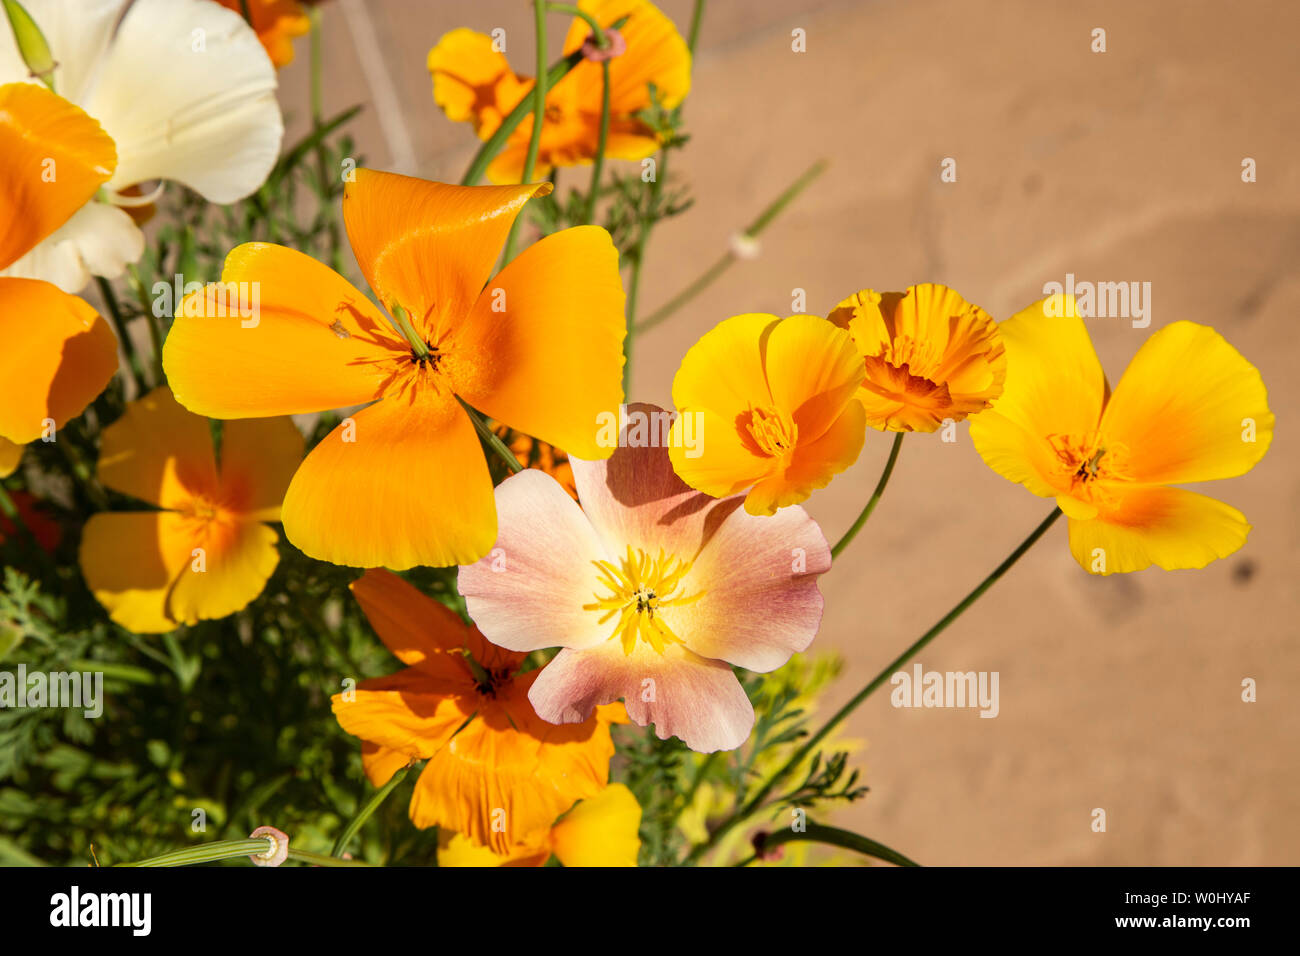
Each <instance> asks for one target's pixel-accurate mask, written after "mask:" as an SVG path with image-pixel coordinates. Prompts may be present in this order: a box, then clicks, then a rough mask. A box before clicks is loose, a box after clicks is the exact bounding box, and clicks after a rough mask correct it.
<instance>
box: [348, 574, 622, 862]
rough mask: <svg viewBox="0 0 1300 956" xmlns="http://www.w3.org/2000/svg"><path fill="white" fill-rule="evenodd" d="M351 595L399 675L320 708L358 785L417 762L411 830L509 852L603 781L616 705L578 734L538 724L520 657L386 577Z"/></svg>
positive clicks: (372, 577)
mask: <svg viewBox="0 0 1300 956" xmlns="http://www.w3.org/2000/svg"><path fill="white" fill-rule="evenodd" d="M352 593H353V594H354V595H355V596H356V598H357V601H358V603H360V605H361V609H362V610H363V611H364V612H365V614H366V617H367V618H369V620H370V623H371V625H372V626H373V627H374V629H375V632H376V633H377V634H378V635H379V638H380V640H382V641H383V642H384V644H385V645H386V646H387V647H388V649H389V650H390V651H392V652H393V654H394V655H395V656H396V657H397V658H398V659H399V660H400V661H401V662H402V663H403V664H406V665H407V666H406V668H405V669H404V670H400V671H398V672H397V673H396V674H390V675H388V676H387V677H377V678H373V679H371V680H365V681H362V682H361V683H360V684H358V685H357V690H356V691H354V692H350V694H351V695H352V696H351V698H350V694H335V695H334V697H333V698H332V699H331V701H332V704H333V708H334V716H335V717H337V718H338V722H339V724H340V725H341V726H342V727H343V729H344V730H345V731H347V732H348V733H350V734H352V735H353V736H356V737H360V738H361V739H362V741H364V743H363V745H362V749H361V756H362V763H363V765H364V766H365V770H366V775H367V776H368V777H369V778H370V781H371V783H373V784H374V785H375V786H377V787H378V786H382V785H383V784H384V783H386V782H387V781H388V780H389V778H391V777H392V775H393V774H394V773H396V772H397V771H398V770H399V769H400V768H402V767H403V766H405V765H406V764H407V763H409V762H410V761H412V760H427V761H428V763H426V764H425V767H424V770H423V771H422V772H421V774H420V778H419V780H418V781H417V782H416V784H415V792H414V793H413V794H412V795H411V806H410V813H411V821H412V822H413V823H414V824H415V825H416V826H417V827H420V828H424V827H430V826H441V827H448V828H450V829H452V830H454V831H456V832H457V833H463V834H465V835H466V836H467V837H468V838H469V839H470V840H471V841H472V842H473V843H475V844H477V845H479V846H488V847H490V848H491V849H492V850H493V851H494V852H496V853H501V854H508V853H509V852H510V850H511V848H512V847H517V846H518V845H520V844H523V843H526V842H529V841H532V840H534V839H535V838H537V837H539V836H542V835H544V834H545V832H546V831H547V830H548V829H549V828H550V827H551V824H552V823H554V821H555V818H556V817H558V816H559V815H560V814H561V813H563V812H564V811H566V810H568V809H569V807H571V806H573V804H574V803H575V802H576V801H578V800H582V799H586V798H589V797H594V796H595V795H596V794H598V793H599V792H600V791H601V790H602V789H603V788H604V787H605V786H606V784H607V783H608V781H609V760H610V757H612V756H613V754H614V742H613V739H612V738H611V736H610V732H609V728H610V725H611V724H613V723H624V722H626V720H627V717H626V713H625V712H624V711H623V708H622V705H619V704H614V705H608V706H605V707H602V708H600V709H599V711H598V712H597V713H596V714H594V715H593V716H591V717H590V718H589V719H587V720H586V721H584V722H582V723H578V724H566V725H564V726H556V725H554V724H548V723H546V722H545V721H543V720H542V719H541V718H540V717H538V716H537V714H536V713H535V712H534V711H533V707H532V705H531V704H530V703H529V702H528V690H529V688H530V687H531V686H532V684H533V681H534V680H535V679H536V678H537V675H538V674H539V673H540V672H539V671H531V672H529V673H526V674H519V673H517V672H518V670H519V667H520V665H521V664H522V663H523V660H524V657H525V655H523V654H515V653H512V652H510V651H506V650H503V649H502V648H499V647H496V646H494V645H492V644H489V643H488V642H487V641H485V640H484V639H483V636H482V635H481V634H480V633H479V632H478V629H477V628H475V627H472V626H469V625H466V624H464V623H463V622H462V621H461V619H460V618H459V617H458V616H457V615H456V614H455V612H453V611H452V610H451V609H450V608H448V607H447V606H446V605H443V604H440V603H439V602H437V601H434V600H433V599H432V598H429V597H426V596H425V595H423V594H421V593H420V592H419V591H417V590H416V589H415V588H414V587H413V586H411V585H410V584H408V583H407V582H405V581H403V580H402V579H401V578H399V577H398V576H397V575H395V574H393V573H391V572H389V571H382V570H372V571H367V572H366V573H365V575H364V576H363V577H361V578H360V579H358V580H357V581H354V582H353V583H352Z"/></svg>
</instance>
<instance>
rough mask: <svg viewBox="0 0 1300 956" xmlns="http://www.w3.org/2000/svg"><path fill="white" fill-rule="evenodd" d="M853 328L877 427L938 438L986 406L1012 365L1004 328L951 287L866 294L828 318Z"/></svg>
mask: <svg viewBox="0 0 1300 956" xmlns="http://www.w3.org/2000/svg"><path fill="white" fill-rule="evenodd" d="M829 318H830V320H831V321H832V322H834V323H835V324H836V325H838V326H840V327H841V328H844V329H848V331H849V334H850V335H852V336H853V344H854V345H856V346H857V349H858V353H859V354H860V355H861V356H862V361H863V364H864V368H865V371H866V379H865V380H864V381H863V383H862V388H861V389H860V390H859V392H858V398H859V400H860V401H861V402H862V407H863V408H864V409H866V412H867V424H868V425H870V426H871V427H872V428H879V429H881V430H884V431H895V432H911V431H918V432H932V431H935V430H936V429H937V428H939V426H940V425H942V424H943V423H944V421H945V420H951V421H953V422H959V421H961V420H963V419H964V418H966V417H967V416H968V415H973V414H974V413H975V412H978V411H981V410H982V409H985V408H988V407H989V405H990V404H992V402H993V400H994V399H995V398H997V397H998V396H999V395H1000V394H1002V383H1003V381H1004V380H1005V379H1006V375H1007V361H1006V354H1005V350H1004V349H1003V347H1002V340H1001V337H1000V336H999V335H998V324H997V322H995V321H994V319H993V317H992V316H991V315H989V314H988V313H987V312H985V311H984V310H983V309H981V308H980V307H979V306H977V305H971V304H970V303H969V302H967V301H966V300H965V299H963V298H962V297H961V296H960V295H958V294H957V293H956V292H954V291H953V290H952V289H949V288H948V287H947V286H942V285H933V284H930V283H926V284H924V285H914V286H911V287H910V288H908V290H907V291H906V292H885V293H880V292H873V291H872V290H871V289H863V290H862V291H861V292H857V293H855V294H854V295H851V296H849V298H847V299H845V300H844V301H843V302H841V303H840V304H839V305H837V306H836V307H835V309H834V311H832V312H831V314H830V316H829Z"/></svg>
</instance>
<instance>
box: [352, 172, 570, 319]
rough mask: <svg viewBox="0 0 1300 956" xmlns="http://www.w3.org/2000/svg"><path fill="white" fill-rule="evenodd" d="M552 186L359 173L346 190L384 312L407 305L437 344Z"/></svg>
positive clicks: (355, 233) (360, 251) (355, 239)
mask: <svg viewBox="0 0 1300 956" xmlns="http://www.w3.org/2000/svg"><path fill="white" fill-rule="evenodd" d="M550 191H551V184H550V183H540V184H536V185H527V186H448V185H446V184H445V183H433V182H428V181H426V180H423V179H414V178H412V177H410V176H399V175H397V174H395V173H381V172H376V171H374V170H371V169H358V170H357V171H356V179H355V181H353V182H349V183H348V184H347V185H346V186H345V187H344V191H343V222H344V224H345V225H346V226H347V230H348V240H349V241H350V242H351V243H352V251H353V252H354V253H355V254H356V257H357V264H358V265H359V266H361V271H362V272H363V273H364V274H365V277H366V281H367V282H369V283H370V288H371V289H373V290H374V292H375V295H377V296H378V297H379V301H380V302H381V303H383V305H384V308H386V309H388V310H389V311H390V312H391V311H392V309H393V306H394V305H395V304H397V305H401V306H402V308H404V309H405V310H406V311H407V312H408V313H409V314H410V316H411V321H412V323H413V324H414V326H415V328H416V329H418V330H419V331H420V332H421V333H423V334H424V335H426V336H427V337H428V339H429V341H430V342H432V343H433V344H434V345H439V344H441V342H442V336H443V334H444V332H446V331H448V330H450V329H452V328H454V327H455V325H456V324H457V323H459V322H460V321H461V320H462V318H463V317H464V316H466V315H467V314H469V312H470V309H471V307H472V306H473V305H474V303H475V300H477V299H478V297H479V293H480V292H481V291H482V290H483V286H484V284H485V283H486V282H487V280H488V276H490V275H491V274H492V266H493V264H494V263H495V262H496V260H497V256H499V255H500V254H501V247H502V246H503V245H504V244H505V241H506V235H507V234H508V233H509V232H510V226H511V224H512V223H513V222H514V221H515V217H516V216H518V215H519V213H520V211H521V210H522V209H523V207H524V203H526V202H527V201H528V200H529V199H530V198H532V197H533V196H545V195H546V194H547V193H549V192H550Z"/></svg>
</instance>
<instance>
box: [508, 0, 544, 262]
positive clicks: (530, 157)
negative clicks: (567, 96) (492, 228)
mask: <svg viewBox="0 0 1300 956" xmlns="http://www.w3.org/2000/svg"><path fill="white" fill-rule="evenodd" d="M533 24H534V27H535V29H536V32H537V78H536V79H535V80H534V81H533V131H532V135H531V136H529V137H528V152H527V153H526V154H525V156H524V173H523V176H521V177H520V179H519V181H520V182H521V183H531V182H532V181H533V171H534V170H535V169H536V168H537V153H538V151H539V150H540V149H541V146H542V126H543V125H544V124H545V121H546V90H547V80H548V79H549V76H548V74H549V72H550V71H549V69H548V68H547V66H546V0H533ZM522 218H523V217H522V216H516V217H515V221H514V222H513V223H511V224H510V234H509V235H508V236H506V247H505V251H504V252H502V253H501V264H502V265H503V266H504V265H505V264H506V263H508V262H509V261H510V260H511V259H513V258H514V251H515V239H516V238H517V237H518V235H519V221H520V220H521V219H522Z"/></svg>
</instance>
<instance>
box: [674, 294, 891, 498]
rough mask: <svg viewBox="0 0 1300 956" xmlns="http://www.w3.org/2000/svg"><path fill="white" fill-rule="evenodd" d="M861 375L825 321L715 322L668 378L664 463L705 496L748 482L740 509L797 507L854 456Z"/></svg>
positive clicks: (856, 360) (858, 363) (860, 429)
mask: <svg viewBox="0 0 1300 956" xmlns="http://www.w3.org/2000/svg"><path fill="white" fill-rule="evenodd" d="M862 376H863V373H862V360H861V358H860V357H859V356H858V353H857V350H856V349H854V347H853V340H852V339H851V338H850V337H849V334H848V333H847V332H845V331H844V330H843V329H840V328H837V327H836V326H835V325H833V324H832V323H830V322H827V321H826V320H825V319H822V318H818V317H816V316H811V315H792V316H790V317H789V318H787V319H779V318H777V317H776V316H775V315H761V314H757V313H755V314H750V315H737V316H733V317H732V318H730V319H727V320H726V321H724V322H720V323H719V324H718V325H717V326H716V327H714V328H713V329H712V330H711V331H709V332H706V333H705V334H704V336H703V337H702V338H701V339H700V340H699V341H698V342H696V343H695V344H694V345H692V346H691V348H690V350H689V351H688V352H687V353H686V356H685V357H684V358H683V359H682V364H681V368H679V369H678V370H677V375H676V377H675V378H674V379H673V402H674V404H676V406H677V411H678V418H677V421H676V422H675V423H674V424H673V429H672V433H671V435H670V440H669V454H670V455H671V456H672V463H673V469H674V470H675V471H676V472H677V475H678V477H680V478H681V479H682V481H684V482H686V483H687V484H688V485H690V486H691V487H692V488H694V489H696V490H697V491H702V492H704V493H705V494H707V495H712V496H713V497H715V498H725V497H727V496H729V495H734V494H736V493H737V492H740V491H743V490H745V489H746V488H749V489H750V491H749V494H748V495H746V497H745V510H746V511H748V512H749V513H750V514H756V515H758V514H765V515H771V514H775V513H776V510H777V509H778V508H784V507H786V506H787V505H792V504H797V503H798V502H800V501H803V500H804V499H805V498H807V497H808V496H809V495H810V494H812V493H813V491H814V490H815V489H817V488H824V487H825V486H826V485H827V484H829V482H830V480H831V478H833V477H834V476H835V475H837V474H838V473H839V472H841V471H843V470H844V469H845V468H848V467H849V465H851V464H853V463H854V462H855V461H857V458H858V454H859V453H860V452H861V451H862V443H863V441H864V439H865V434H866V419H865V417H864V414H863V409H862V404H861V403H860V402H858V401H856V399H855V397H854V396H855V393H857V392H858V391H859V386H861V384H862ZM686 429H690V430H691V431H687V430H686Z"/></svg>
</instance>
